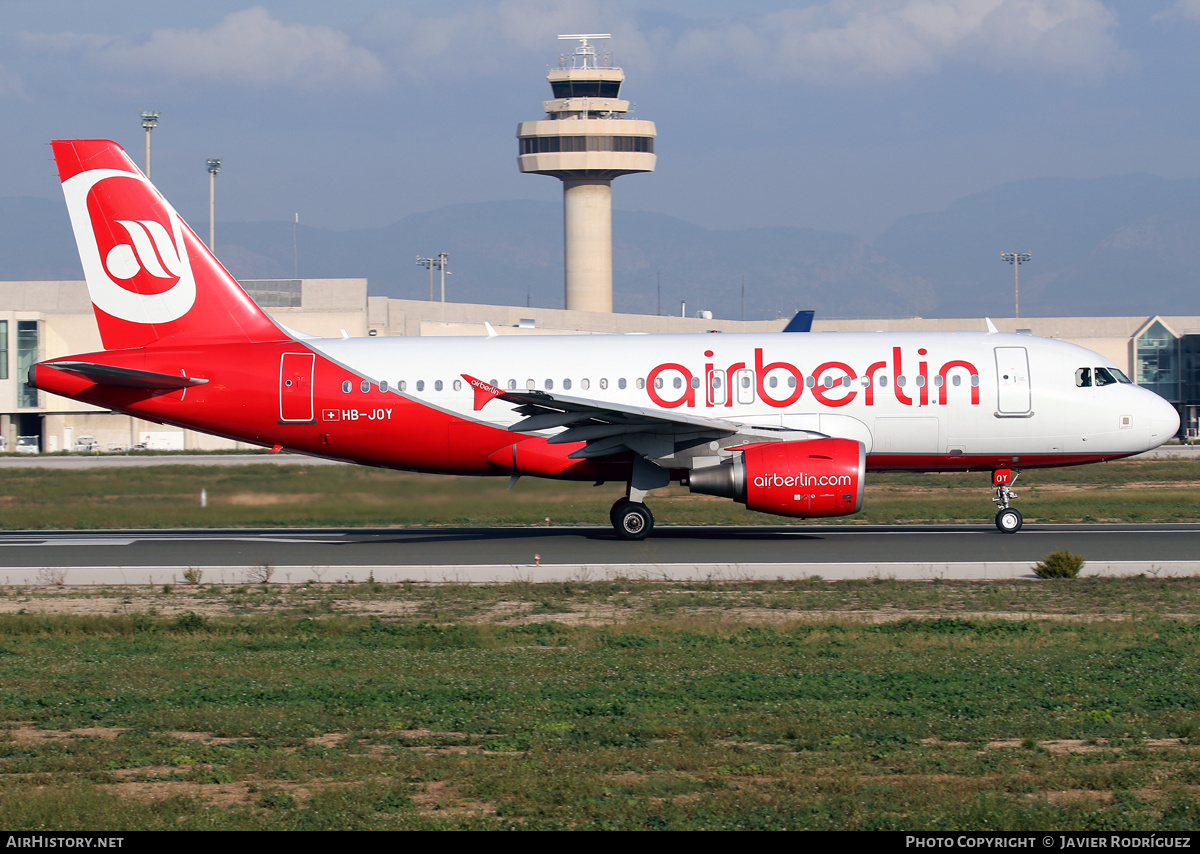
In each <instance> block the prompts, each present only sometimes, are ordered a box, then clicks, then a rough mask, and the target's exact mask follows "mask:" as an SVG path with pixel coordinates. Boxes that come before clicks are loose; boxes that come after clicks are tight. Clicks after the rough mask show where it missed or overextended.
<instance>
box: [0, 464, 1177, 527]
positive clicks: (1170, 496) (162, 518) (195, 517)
mask: <svg viewBox="0 0 1200 854" xmlns="http://www.w3.org/2000/svg"><path fill="white" fill-rule="evenodd" d="M989 480H990V479H989V477H988V475H987V474H986V473H974V474H961V475H958V474H954V475H947V474H943V475H910V474H879V475H876V474H871V475H868V480H867V491H866V498H865V502H864V509H863V511H862V512H861V513H859V514H858V515H856V516H852V517H848V518H847V519H844V520H841V521H844V522H845V523H846V524H860V523H894V522H898V523H905V522H969V523H972V524H974V523H978V522H981V521H983V522H986V521H989V520H990V519H991V518H992V516H993V515H994V514H995V507H994V506H993V505H992V502H991V494H992V493H991V489H990V486H989ZM506 487H507V479H505V478H463V477H444V476H436V475H419V474H409V473H403V472H391V471H383V470H379V469H366V468H361V467H354V466H321V465H313V466H303V465H299V466H277V465H270V464H263V465H249V466H187V465H180V466H155V467H145V468H121V469H91V470H79V471H63V470H51V469H35V468H29V469H6V470H5V471H4V475H3V477H2V478H0V525H2V526H3V527H4V528H6V529H9V530H29V529H44V528H180V527H185V528H187V527H239V526H270V525H288V526H323V525H329V526H380V525H392V524H395V525H524V524H544V520H545V518H546V517H547V516H549V517H550V518H551V520H552V521H553V522H554V523H556V524H567V525H576V524H587V525H596V524H607V519H608V508H609V506H610V505H611V504H612V502H613V501H614V500H616V498H617V497H619V496H620V495H621V494H623V485H622V484H617V483H609V484H605V485H603V486H600V487H593V486H592V485H591V484H584V483H563V482H557V481H544V480H537V479H535V478H525V479H523V480H521V481H520V483H518V484H517V486H516V487H515V488H514V489H513V490H512V491H506ZM1198 487H1200V462H1198V461H1196V460H1150V461H1136V462H1116V463H1107V464H1102V465H1093V466H1082V467H1078V468H1069V469H1047V470H1042V471H1030V472H1027V473H1025V474H1024V475H1023V476H1022V478H1021V480H1020V481H1018V483H1017V492H1018V493H1019V494H1020V496H1021V497H1020V498H1019V499H1018V501H1017V504H1016V506H1017V507H1018V508H1019V509H1020V510H1021V512H1022V513H1023V514H1024V515H1025V518H1026V520H1027V521H1030V522H1079V521H1085V522H1099V521H1110V520H1113V521H1116V520H1121V521H1165V522H1174V521H1195V520H1196V518H1197V515H1198V514H1197V506H1198V503H1197V500H1196V494H1197V488H1198ZM202 489H203V490H205V491H206V492H207V496H208V506H207V507H205V508H201V506H200V492H201V490H202ZM649 503H650V505H651V507H652V509H653V511H654V514H655V517H656V520H657V522H658V524H665V525H671V524H679V525H694V524H734V525H736V524H754V525H762V524H772V523H778V524H797V523H796V522H795V521H794V520H792V521H789V520H786V519H781V518H778V517H772V516H764V515H762V514H759V513H753V512H750V511H748V510H746V509H745V508H744V507H742V506H741V505H738V504H735V503H733V502H732V501H729V500H727V499H722V498H713V497H709V496H701V495H692V494H690V493H688V491H687V490H686V489H685V488H682V487H678V486H673V487H670V488H668V489H664V490H659V491H656V492H655V493H653V495H652V496H651V497H650V499H649ZM799 524H802V523H799Z"/></svg>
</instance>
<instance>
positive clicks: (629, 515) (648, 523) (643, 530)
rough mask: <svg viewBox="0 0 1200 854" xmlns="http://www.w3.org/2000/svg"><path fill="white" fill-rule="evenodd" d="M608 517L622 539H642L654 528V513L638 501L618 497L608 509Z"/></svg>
mask: <svg viewBox="0 0 1200 854" xmlns="http://www.w3.org/2000/svg"><path fill="white" fill-rule="evenodd" d="M608 518H609V521H611V522H612V526H613V529H614V530H615V531H616V532H617V536H618V537H620V538H621V539H622V540H644V539H646V537H647V536H649V534H650V532H651V531H653V530H654V514H653V513H651V512H650V508H649V507H647V506H646V505H645V504H643V503H642V502H640V501H630V500H629V499H628V498H620V499H618V500H617V503H616V504H614V505H613V506H612V509H611V510H609V511H608Z"/></svg>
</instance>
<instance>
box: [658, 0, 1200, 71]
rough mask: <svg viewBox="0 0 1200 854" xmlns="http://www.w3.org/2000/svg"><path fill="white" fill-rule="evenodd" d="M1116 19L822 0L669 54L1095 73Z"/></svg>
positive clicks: (1110, 51)
mask: <svg viewBox="0 0 1200 854" xmlns="http://www.w3.org/2000/svg"><path fill="white" fill-rule="evenodd" d="M1192 2H1196V0H1192ZM1116 23H1117V20H1116V15H1115V14H1114V13H1113V12H1112V11H1111V10H1110V9H1108V8H1107V7H1106V6H1105V5H1104V4H1103V3H1101V2H1099V0H830V2H826V3H823V4H820V5H813V6H808V7H805V8H802V9H790V10H785V11H781V12H776V13H773V14H769V15H764V16H761V17H759V18H756V19H753V20H749V21H742V22H739V23H736V24H733V25H730V26H728V27H725V28H721V29H715V28H708V29H693V30H689V31H687V32H685V33H684V34H683V35H681V36H680V38H679V39H678V41H677V43H676V45H675V54H676V56H677V57H678V58H679V59H680V60H682V61H688V62H700V63H705V64H715V63H721V62H735V63H737V64H738V65H739V66H741V67H742V68H744V69H746V70H748V71H751V72H757V73H758V74H759V75H761V76H763V77H768V78H776V79H792V80H807V81H812V82H840V81H853V80H856V79H864V78H866V79H871V78H886V77H896V76H903V75H912V74H921V73H928V72H932V71H936V70H939V69H941V68H943V67H945V66H947V65H951V64H956V63H959V64H976V65H983V66H986V67H991V68H995V69H998V70H1003V71H1030V72H1050V73H1055V74H1062V75H1066V76H1069V77H1073V78H1077V79H1084V80H1095V79H1100V78H1102V77H1104V76H1105V75H1106V74H1107V73H1108V72H1109V71H1111V70H1112V69H1114V68H1116V67H1120V66H1121V65H1122V64H1123V63H1124V62H1125V61H1126V59H1125V55H1124V53H1123V51H1122V50H1121V49H1120V47H1119V45H1118V44H1117V42H1116V40H1115V38H1114V36H1113V30H1114V29H1115V28H1116Z"/></svg>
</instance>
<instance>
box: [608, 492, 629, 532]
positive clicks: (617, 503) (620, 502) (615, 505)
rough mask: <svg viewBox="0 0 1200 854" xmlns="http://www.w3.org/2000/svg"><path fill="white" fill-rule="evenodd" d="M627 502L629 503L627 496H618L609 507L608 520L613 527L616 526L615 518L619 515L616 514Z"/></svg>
mask: <svg viewBox="0 0 1200 854" xmlns="http://www.w3.org/2000/svg"><path fill="white" fill-rule="evenodd" d="M628 503H629V499H628V498H618V499H617V500H616V501H614V502H613V506H612V507H611V508H610V509H609V511H608V521H609V523H610V524H611V525H612V526H613V527H614V528H616V527H618V522H617V519H618V518H619V517H618V515H617V514H618V513H620V512H621V508H622V507H624V506H625V505H626V504H628Z"/></svg>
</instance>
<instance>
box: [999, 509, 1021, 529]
mask: <svg viewBox="0 0 1200 854" xmlns="http://www.w3.org/2000/svg"><path fill="white" fill-rule="evenodd" d="M1023 524H1025V520H1024V519H1022V518H1021V513H1020V511H1018V510H1015V509H1013V508H1012V507H1006V508H1004V509H1003V510H1001V511H1000V512H999V513H997V514H996V527H997V528H998V529H999V530H1000V533H1002V534H1015V533H1016V532H1017V531H1019V530H1021V526H1022V525H1023Z"/></svg>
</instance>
